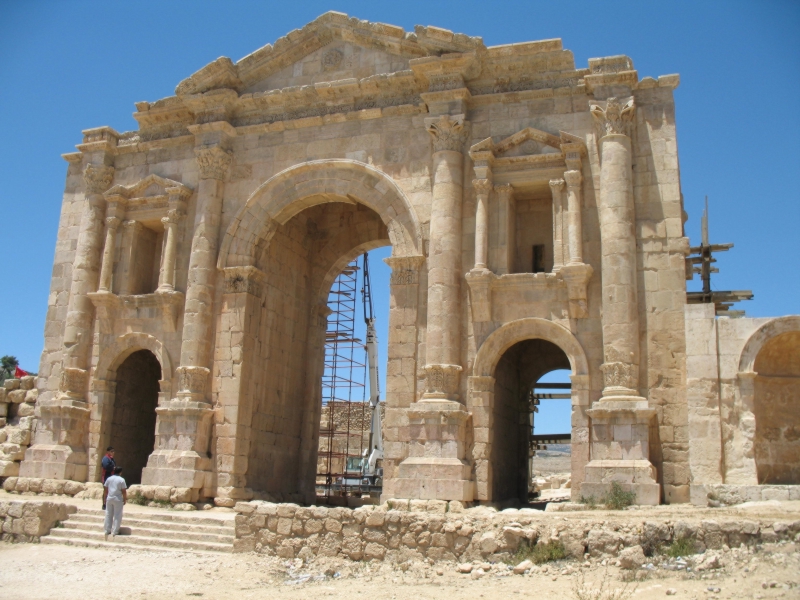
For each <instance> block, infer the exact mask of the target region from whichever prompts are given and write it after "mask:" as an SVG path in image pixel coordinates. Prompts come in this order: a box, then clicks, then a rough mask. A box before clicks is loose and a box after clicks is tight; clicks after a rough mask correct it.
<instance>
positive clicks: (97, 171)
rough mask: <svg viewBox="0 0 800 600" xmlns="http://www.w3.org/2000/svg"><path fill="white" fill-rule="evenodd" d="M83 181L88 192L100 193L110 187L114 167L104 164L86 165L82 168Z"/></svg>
mask: <svg viewBox="0 0 800 600" xmlns="http://www.w3.org/2000/svg"><path fill="white" fill-rule="evenodd" d="M83 181H84V183H85V184H86V191H87V193H89V194H102V193H103V192H105V191H106V190H107V189H108V188H110V187H111V182H112V181H114V167H107V166H105V165H91V164H89V165H86V168H85V169H84V170H83Z"/></svg>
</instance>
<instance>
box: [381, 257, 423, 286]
mask: <svg viewBox="0 0 800 600" xmlns="http://www.w3.org/2000/svg"><path fill="white" fill-rule="evenodd" d="M383 262H385V263H386V264H387V265H389V267H390V268H391V269H392V275H391V277H390V279H389V283H390V284H391V285H418V284H419V271H420V267H421V266H422V264H423V263H424V262H425V257H424V256H390V257H389V258H384V259H383Z"/></svg>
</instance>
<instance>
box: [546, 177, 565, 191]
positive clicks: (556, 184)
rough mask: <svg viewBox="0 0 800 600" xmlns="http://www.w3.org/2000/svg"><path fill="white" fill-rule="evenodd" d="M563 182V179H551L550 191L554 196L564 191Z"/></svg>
mask: <svg viewBox="0 0 800 600" xmlns="http://www.w3.org/2000/svg"><path fill="white" fill-rule="evenodd" d="M564 184H565V181H564V180H563V179H551V180H550V190H551V191H552V193H554V194H558V193H561V191H562V190H563V189H564Z"/></svg>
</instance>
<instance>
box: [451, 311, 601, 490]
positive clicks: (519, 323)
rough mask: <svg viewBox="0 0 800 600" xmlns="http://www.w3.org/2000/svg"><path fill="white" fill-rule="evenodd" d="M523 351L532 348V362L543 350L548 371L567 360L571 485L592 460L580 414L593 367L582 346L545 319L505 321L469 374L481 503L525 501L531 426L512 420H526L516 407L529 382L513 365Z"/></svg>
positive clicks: (472, 455) (468, 403)
mask: <svg viewBox="0 0 800 600" xmlns="http://www.w3.org/2000/svg"><path fill="white" fill-rule="evenodd" d="M520 352H524V353H528V354H526V356H529V355H530V354H529V353H530V352H534V354H532V355H530V356H531V357H533V359H534V360H538V359H535V356H536V354H535V353H536V352H539V353H540V354H539V356H540V357H541V358H542V360H543V362H542V363H541V365H540V366H541V367H542V368H543V369H545V370H549V368H548V365H550V366H552V365H556V364H561V365H563V366H566V364H567V361H569V368H570V372H571V376H570V379H571V382H572V386H571V387H572V389H571V397H572V411H573V412H572V415H573V418H572V450H573V452H572V473H573V483H576V482H577V481H578V480H582V473H583V467H584V466H585V463H586V462H587V460H588V426H587V423H586V422H585V421H586V419H585V417H583V416H582V414H583V411H584V410H585V409H586V408H587V407H588V400H589V366H588V361H587V359H586V353H585V352H584V350H583V347H582V346H581V344H580V342H579V341H578V340H577V338H575V336H574V335H573V334H572V333H571V332H570V331H569V330H568V329H566V328H565V327H562V326H561V325H558V324H556V323H553V322H552V321H548V320H546V319H540V318H535V317H531V318H526V319H518V320H516V321H512V322H510V323H506V324H505V325H503V326H501V327H500V328H498V329H497V330H495V331H494V332H493V333H491V334H490V335H489V337H487V338H486V340H485V341H484V343H483V344H482V345H481V347H480V349H479V350H478V353H477V355H476V357H475V362H474V363H473V366H472V376H471V377H470V378H469V389H468V395H467V407H468V409H469V411H470V413H471V414H472V425H473V440H474V442H473V444H472V448H471V450H472V452H471V458H472V460H473V461H474V480H475V486H476V489H475V492H476V497H477V499H478V500H479V501H482V502H498V501H504V500H508V499H510V498H513V497H517V498H519V499H520V500H522V501H527V491H528V484H527V481H528V479H527V478H528V448H527V445H528V443H529V437H530V430H529V429H528V430H527V431H523V430H524V429H525V427H524V426H520V425H516V426H515V425H514V423H525V422H526V421H524V420H522V417H523V416H525V415H522V414H519V408H518V405H519V399H520V395H521V394H524V393H526V392H525V390H524V389H523V388H525V386H527V385H529V384H530V383H531V381H529V380H526V381H522V377H521V371H520V370H519V368H518V367H519V365H518V364H517V363H513V364H512V363H509V360H512V361H514V360H518V359H520V357H521V356H522V355H521V354H520ZM541 353H544V354H541ZM547 353H549V354H550V355H547ZM509 357H517V358H516V359H514V358H509ZM547 359H552V360H550V361H549V362H548V360H547ZM501 363H502V365H501ZM551 363H552V364H551ZM559 368H563V367H559ZM514 373H516V375H514ZM540 374H541V373H540ZM515 407H516V408H515ZM576 411H577V413H579V415H578V416H579V417H580V418H579V419H578V420H576V419H575V416H576ZM526 419H527V417H526ZM503 424H504V425H503ZM517 430H519V431H517ZM512 438H513V439H512ZM509 440H511V441H509ZM523 447H524V448H523Z"/></svg>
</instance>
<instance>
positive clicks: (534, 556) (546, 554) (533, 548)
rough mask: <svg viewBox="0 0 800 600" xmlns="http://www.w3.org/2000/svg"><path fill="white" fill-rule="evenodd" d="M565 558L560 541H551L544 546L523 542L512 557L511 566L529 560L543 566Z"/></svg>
mask: <svg viewBox="0 0 800 600" xmlns="http://www.w3.org/2000/svg"><path fill="white" fill-rule="evenodd" d="M564 558H567V549H566V548H564V544H562V543H561V541H560V540H551V541H549V542H547V543H545V544H531V543H530V542H528V541H527V540H526V541H523V542H522V543H521V544H520V546H519V549H518V550H517V552H516V553H515V554H514V557H513V559H512V560H513V564H515V565H517V564H519V563H521V562H522V561H523V560H530V561H531V562H532V563H533V564H536V565H543V564H544V563H548V562H553V561H554V560H562V559H564Z"/></svg>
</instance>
